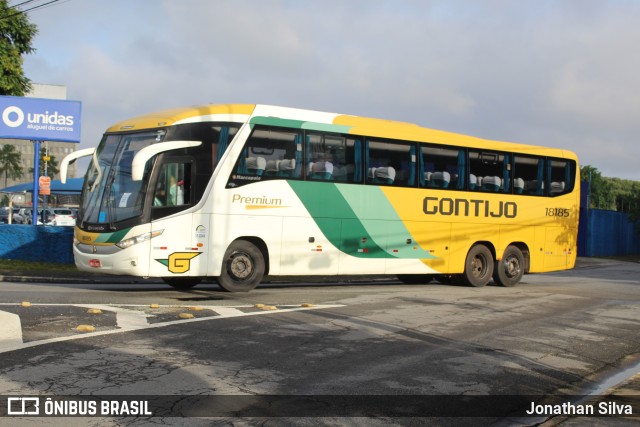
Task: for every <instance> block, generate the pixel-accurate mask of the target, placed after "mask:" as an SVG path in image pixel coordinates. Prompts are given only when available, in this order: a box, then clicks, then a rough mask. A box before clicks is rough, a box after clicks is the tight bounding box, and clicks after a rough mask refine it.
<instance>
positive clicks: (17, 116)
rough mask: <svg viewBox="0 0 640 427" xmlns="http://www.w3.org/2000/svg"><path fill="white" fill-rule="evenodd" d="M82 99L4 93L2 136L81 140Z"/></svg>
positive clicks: (0, 120) (0, 112) (0, 111)
mask: <svg viewBox="0 0 640 427" xmlns="http://www.w3.org/2000/svg"><path fill="white" fill-rule="evenodd" d="M81 109H82V104H81V103H80V101H66V100H60V99H41V98H23V97H17V96H0V138H14V139H29V140H32V141H66V142H80V111H81Z"/></svg>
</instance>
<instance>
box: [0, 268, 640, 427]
mask: <svg viewBox="0 0 640 427" xmlns="http://www.w3.org/2000/svg"><path fill="white" fill-rule="evenodd" d="M23 301H25V302H29V303H30V306H22V305H21V303H22V302H23ZM152 304H157V305H158V307H157V308H156V306H155V305H154V306H153V308H152ZM260 304H262V305H263V306H261V305H260ZM25 305H26V304H25ZM256 305H257V306H256ZM91 308H94V309H99V310H100V311H101V312H100V313H99V314H92V313H89V312H88V310H89V309H91ZM181 316H182V317H181ZM0 325H1V327H0V396H2V400H3V401H0V409H4V410H5V413H6V410H7V409H6V407H7V406H8V401H7V399H8V398H9V397H15V396H40V397H42V399H44V397H45V396H52V397H53V398H54V400H56V399H61V396H66V397H67V399H68V400H69V399H70V400H73V399H74V397H78V396H84V397H88V396H94V397H96V396H102V397H104V396H113V398H114V399H115V398H118V397H122V396H127V397H130V396H139V397H140V399H144V400H145V401H150V403H149V404H150V405H151V410H150V412H152V413H153V415H144V416H142V417H135V416H129V417H117V416H109V417H92V418H84V417H82V418H49V417H43V416H40V417H33V416H22V417H11V418H7V417H1V416H0V425H65V426H72V425H83V426H84V425H96V426H103V425H154V424H161V425H212V424H214V425H218V424H219V425H255V424H258V423H260V424H262V423H264V424H266V425H285V424H289V425H290V424H292V423H295V424H297V425H393V424H395V425H422V424H424V423H425V422H428V423H429V424H431V425H465V424H466V425H495V424H498V425H500V424H503V425H534V424H537V423H540V422H543V421H545V420H547V419H549V418H550V417H548V416H546V415H540V416H535V417H530V418H522V417H520V415H522V411H521V409H518V408H519V406H517V405H519V404H521V403H522V401H526V402H529V401H531V400H534V401H535V402H538V400H539V399H542V398H543V397H545V396H546V397H551V398H553V397H558V396H580V395H584V394H591V393H594V394H603V393H605V389H603V387H604V385H607V384H609V385H612V384H613V383H615V382H616V381H617V380H619V381H622V380H624V379H625V378H627V377H630V376H631V375H633V373H635V372H637V371H638V370H639V369H640V368H638V366H640V365H638V360H640V357H639V356H640V328H639V326H640V263H631V262H618V261H602V262H600V261H595V260H592V261H589V262H588V263H584V262H582V263H581V264H580V268H576V269H574V270H572V271H565V272H558V273H548V274H540V275H529V276H525V278H524V280H523V283H521V284H520V285H518V286H516V287H513V288H503V287H499V286H487V287H485V288H468V287H461V286H451V285H440V284H436V283H432V284H427V285H403V284H399V283H393V282H388V281H373V282H372V281H362V280H359V281H358V280H356V281H352V282H350V283H344V284H335V283H323V284H318V283H302V282H291V283H271V284H267V285H264V286H262V287H260V288H258V289H256V290H254V291H253V292H250V293H247V294H229V293H224V292H220V291H219V290H218V288H217V286H215V285H213V284H204V285H201V286H199V287H196V288H194V289H193V290H191V291H189V292H178V291H175V290H173V289H172V288H170V287H167V286H165V285H162V284H158V283H151V284H145V283H139V284H129V283H117V284H109V283H75V284H65V283H14V282H0ZM79 325H87V326H91V327H93V328H95V330H94V331H92V332H78V331H77V330H76V328H77V327H78V326H79ZM625 368H626V369H627V370H626V371H625V373H624V375H623V376H620V375H619V376H618V377H615V375H616V374H619V373H620V372H622V371H623V370H624V369H625ZM612 377H613V378H617V380H616V381H613V383H611V382H609V383H607V382H606V381H607V379H610V378H612ZM619 381H617V382H619ZM605 388H606V387H605ZM236 395H242V396H243V397H237V396H236ZM176 396H184V398H183V399H182V400H181V399H179V398H177V397H176ZM211 396H216V398H215V399H212V398H211ZM256 396H258V397H257V398H256ZM260 396H262V397H260ZM265 396H266V397H265ZM301 396H305V398H304V399H302V400H301V399H300V397H301ZM362 396H365V397H364V398H363V397H362ZM416 396H417V397H419V399H417V398H416ZM443 396H444V400H443V398H442V397H443ZM465 396H466V397H465ZM469 396H470V398H469V400H465V399H467V397H469ZM485 398H486V399H485ZM251 399H254V400H251ZM483 399H484V400H483ZM527 399H528V400H527ZM14 403H15V401H14V402H12V404H14ZM627 403H628V404H629V405H630V406H631V409H632V410H633V416H628V415H625V414H622V415H616V416H614V417H610V418H607V419H606V420H607V423H608V421H613V420H615V421H616V423H618V424H617V425H627V424H629V425H635V424H636V423H637V420H640V418H638V413H640V406H639V407H636V402H635V401H631V403H629V402H627ZM2 404H5V407H2V406H1V405H2ZM234 405H236V406H234ZM514 405H515V406H514ZM500 406H504V408H512V407H513V408H516V409H518V410H515V412H513V413H510V412H508V411H506V410H505V413H504V414H502V412H501V410H500ZM247 407H250V408H253V409H252V410H253V412H252V411H248V410H247V409H246V408H247ZM486 407H489V409H487V410H485V409H484V408H486ZM41 408H44V402H42V404H41ZM230 408H231V409H230ZM265 408H266V409H265ZM120 409H122V408H120ZM65 410H67V411H68V410H69V408H68V407H67V408H66V409H65ZM61 411H62V410H61ZM0 412H2V411H0ZM64 413H68V412H64ZM120 413H122V411H121V412H120ZM507 414H508V416H507ZM0 415H2V414H1V413H0ZM41 415H42V414H41ZM125 415H126V414H125ZM185 415H186V416H189V417H184V416H185ZM236 415H239V417H236ZM356 415H357V416H375V417H377V418H373V419H372V418H351V416H356ZM396 415H398V416H400V417H395V416H396ZM470 415H473V416H477V417H476V418H468V417H467V418H455V417H456V416H470ZM503 415H505V416H503ZM252 416H256V417H257V418H251V417H252ZM316 416H323V418H311V417H316ZM418 416H424V417H428V418H420V417H418ZM291 417H307V418H295V419H294V418H291ZM347 417H349V418H347ZM585 419H586V420H587V421H589V422H594V423H595V424H593V425H598V420H597V419H595V418H593V419H592V418H585ZM292 420H294V421H295V422H294V421H292ZM560 422H564V423H569V425H573V424H571V423H572V422H576V420H575V419H573V420H572V419H568V420H564V421H563V419H561V418H559V417H553V418H551V419H550V420H547V424H548V425H554V424H557V423H560ZM576 425H577V424H576Z"/></svg>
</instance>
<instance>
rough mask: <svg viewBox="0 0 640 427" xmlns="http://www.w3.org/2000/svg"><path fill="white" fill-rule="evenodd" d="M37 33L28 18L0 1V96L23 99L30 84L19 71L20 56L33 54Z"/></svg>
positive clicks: (20, 67)
mask: <svg viewBox="0 0 640 427" xmlns="http://www.w3.org/2000/svg"><path fill="white" fill-rule="evenodd" d="M37 33H38V29H37V27H36V26H35V24H31V23H29V20H28V19H27V16H26V15H25V14H24V13H23V12H20V11H18V10H16V9H15V8H12V7H9V5H8V4H7V0H0V95H13V96H24V95H25V94H26V93H27V92H29V91H30V90H31V81H30V80H29V79H28V78H27V76H25V74H24V71H23V70H22V64H23V59H22V55H27V54H29V53H32V52H33V51H34V49H33V48H32V47H31V40H32V39H33V37H35V35H36V34H37Z"/></svg>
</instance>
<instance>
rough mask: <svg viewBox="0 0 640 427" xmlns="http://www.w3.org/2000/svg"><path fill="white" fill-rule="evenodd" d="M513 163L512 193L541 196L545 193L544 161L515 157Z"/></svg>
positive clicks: (537, 158) (534, 158)
mask: <svg viewBox="0 0 640 427" xmlns="http://www.w3.org/2000/svg"><path fill="white" fill-rule="evenodd" d="M514 163H515V167H514V175H513V176H514V179H513V191H514V193H516V194H528V195H531V196H542V195H543V194H544V192H545V186H544V181H545V178H544V159H543V158H539V157H524V156H515V159H514Z"/></svg>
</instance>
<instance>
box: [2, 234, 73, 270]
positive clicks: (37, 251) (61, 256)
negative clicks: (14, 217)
mask: <svg viewBox="0 0 640 427" xmlns="http://www.w3.org/2000/svg"><path fill="white" fill-rule="evenodd" d="M72 244H73V227H49V226H38V227H34V226H32V225H20V224H12V225H9V224H0V258H3V259H19V260H24V261H41V262H56V263H65V264H73V250H72Z"/></svg>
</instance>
